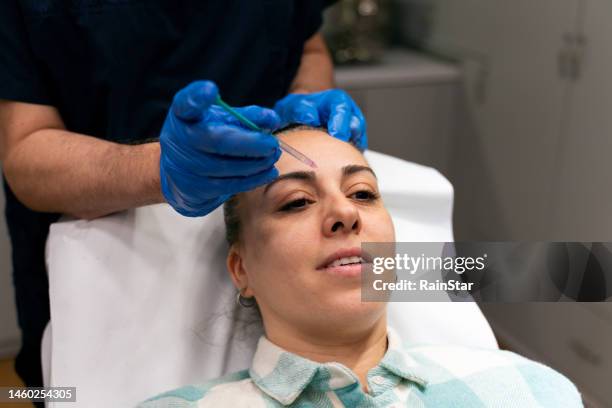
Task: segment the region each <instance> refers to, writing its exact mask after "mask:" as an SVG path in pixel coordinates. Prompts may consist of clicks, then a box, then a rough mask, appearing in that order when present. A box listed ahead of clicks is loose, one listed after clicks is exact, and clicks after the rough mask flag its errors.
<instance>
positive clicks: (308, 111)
mask: <svg viewBox="0 0 612 408" xmlns="http://www.w3.org/2000/svg"><path fill="white" fill-rule="evenodd" d="M274 110H275V111H276V113H278V115H279V116H280V118H281V122H282V126H286V125H288V124H290V123H302V124H304V125H310V126H317V127H318V126H327V130H328V132H329V134H330V135H332V136H334V137H337V138H338V139H340V140H344V141H345V142H346V141H348V142H351V143H352V144H354V145H355V146H357V148H358V149H360V150H365V149H366V148H367V147H368V135H367V133H366V127H367V124H366V120H365V117H364V116H363V113H361V109H359V106H357V104H356V103H355V101H353V99H352V98H351V97H350V96H349V94H347V93H346V92H344V91H342V90H340V89H331V90H329V91H323V92H318V93H312V94H290V95H287V96H286V97H284V98H283V99H281V100H280V101H278V102H277V103H276V105H275V106H274Z"/></svg>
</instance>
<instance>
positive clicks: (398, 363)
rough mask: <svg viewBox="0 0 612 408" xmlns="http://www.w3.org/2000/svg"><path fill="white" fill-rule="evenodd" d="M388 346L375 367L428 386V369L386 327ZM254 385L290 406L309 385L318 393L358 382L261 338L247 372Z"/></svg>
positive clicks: (341, 369) (339, 368)
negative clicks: (411, 355)
mask: <svg viewBox="0 0 612 408" xmlns="http://www.w3.org/2000/svg"><path fill="white" fill-rule="evenodd" d="M387 340H388V347H387V351H386V353H385V355H384V357H383V359H382V360H381V361H380V363H379V364H378V367H383V368H384V369H386V370H387V371H388V374H389V375H390V376H393V375H395V376H397V377H400V378H403V379H406V380H408V381H412V382H414V383H416V384H417V385H419V386H421V387H424V386H426V385H427V382H428V381H427V378H428V375H427V374H428V370H427V368H426V367H423V366H422V364H421V363H419V362H417V361H416V360H414V359H413V358H412V357H410V355H409V354H408V353H407V352H406V351H405V350H404V349H403V347H402V342H401V339H400V338H399V336H398V335H397V333H396V332H395V331H394V330H393V329H391V328H388V330H387ZM249 374H250V376H251V378H252V379H253V382H254V383H255V384H256V385H257V386H258V387H259V388H260V389H261V390H262V391H263V392H264V393H266V394H267V395H269V396H270V397H272V398H274V399H275V400H277V401H279V402H280V403H281V404H283V405H288V404H291V403H293V402H294V401H295V400H296V399H297V398H298V397H299V395H300V394H301V393H302V391H303V390H304V389H305V388H306V387H307V386H308V385H311V386H312V387H314V388H316V389H319V390H321V391H329V390H335V389H338V388H343V387H346V386H348V385H350V384H353V383H356V382H357V381H359V379H358V378H357V376H356V375H355V374H354V373H353V372H352V371H351V370H350V369H348V368H347V367H346V366H344V365H342V364H340V363H323V364H322V363H317V362H315V361H312V360H308V359H306V358H304V357H300V356H298V355H296V354H293V353H290V352H288V351H286V350H284V349H282V348H280V347H279V346H277V345H275V344H273V343H272V342H271V341H270V340H268V339H267V338H266V337H265V336H261V338H260V339H259V342H258V344H257V350H256V351H255V356H254V357H253V363H252V365H251V368H250V370H249Z"/></svg>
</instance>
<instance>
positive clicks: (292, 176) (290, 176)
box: [263, 164, 377, 195]
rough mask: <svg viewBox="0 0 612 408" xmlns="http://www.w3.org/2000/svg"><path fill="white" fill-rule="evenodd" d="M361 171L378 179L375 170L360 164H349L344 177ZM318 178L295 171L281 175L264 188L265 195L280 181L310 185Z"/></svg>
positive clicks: (344, 171)
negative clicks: (301, 181) (299, 181)
mask: <svg viewBox="0 0 612 408" xmlns="http://www.w3.org/2000/svg"><path fill="white" fill-rule="evenodd" d="M360 171H368V172H370V173H372V175H373V176H374V178H377V177H376V173H374V170H372V169H371V168H370V167H368V166H362V165H359V164H349V165H347V166H344V167H342V177H348V176H350V175H351V174H355V173H358V172H360ZM316 178H317V176H316V174H315V172H314V171H294V172H291V173H285V174H281V175H280V176H278V178H277V179H276V180H274V181H272V182H271V183H268V185H266V187H265V188H264V191H263V194H264V195H265V194H266V193H267V192H268V190H269V189H270V188H271V187H272V186H273V185H275V184H276V183H278V182H279V181H283V180H305V181H308V182H309V183H313V182H314V181H315V179H316Z"/></svg>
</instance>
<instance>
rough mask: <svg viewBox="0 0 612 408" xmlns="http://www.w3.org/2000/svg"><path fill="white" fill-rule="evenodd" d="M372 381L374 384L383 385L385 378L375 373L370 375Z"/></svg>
mask: <svg viewBox="0 0 612 408" xmlns="http://www.w3.org/2000/svg"><path fill="white" fill-rule="evenodd" d="M372 382H373V383H374V384H376V385H383V384H384V383H385V379H384V378H383V377H381V376H380V375H375V376H374V377H372Z"/></svg>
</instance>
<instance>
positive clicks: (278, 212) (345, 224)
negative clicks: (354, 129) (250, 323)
mask: <svg viewBox="0 0 612 408" xmlns="http://www.w3.org/2000/svg"><path fill="white" fill-rule="evenodd" d="M280 137H281V139H282V140H284V141H285V142H287V143H288V144H290V145H291V146H293V147H295V148H296V149H297V150H299V151H301V152H303V153H304V154H306V155H307V156H308V157H310V158H311V159H313V160H314V161H315V162H316V164H317V166H318V167H317V168H316V169H312V168H310V167H308V166H307V165H305V164H303V163H301V162H300V161H298V160H296V159H295V158H293V157H291V156H289V155H287V154H286V153H284V152H283V154H282V156H281V158H280V160H279V161H278V163H277V164H276V167H277V168H278V170H279V173H280V177H279V179H278V180H276V181H274V182H272V183H270V184H268V185H266V186H262V187H260V188H257V189H256V190H253V191H250V192H248V193H244V194H241V195H240V198H239V200H240V206H239V214H240V218H241V220H242V233H241V241H240V244H239V245H236V246H234V247H233V248H232V250H231V251H230V254H229V256H228V267H229V269H230V271H231V273H232V277H233V279H234V281H235V283H236V285H237V286H238V287H239V289H243V288H246V290H245V291H244V292H243V295H244V296H247V297H250V296H255V298H256V299H257V303H258V305H259V308H260V310H261V313H262V316H263V319H264V324H265V325H266V326H268V323H269V322H270V321H271V320H270V319H273V320H274V321H277V322H283V324H289V325H294V326H295V325H299V326H298V327H302V328H308V327H309V328H311V329H315V330H316V329H317V328H320V327H321V325H325V326H324V327H327V328H328V329H329V327H330V326H327V325H329V324H341V323H342V322H345V323H346V322H347V320H346V319H350V320H351V321H352V322H353V323H355V322H356V320H357V321H360V322H362V323H363V324H371V323H373V322H375V321H376V320H377V319H379V318H380V316H381V315H382V314H383V313H384V304H382V303H362V302H361V286H360V280H361V278H360V277H361V273H360V269H361V267H360V265H359V264H354V265H352V266H351V265H345V266H333V265H332V266H330V263H332V262H333V261H334V260H336V259H340V258H344V259H343V260H342V262H355V261H357V260H358V258H355V257H359V256H360V253H359V251H360V248H361V243H362V242H392V241H394V238H395V234H394V230H393V224H392V221H391V218H390V216H389V213H388V212H387V210H386V209H385V207H384V205H383V202H382V200H381V198H380V194H379V191H378V184H377V181H376V177H375V175H374V174H373V173H372V172H371V171H370V170H369V167H368V163H367V162H366V161H365V159H364V157H363V156H362V154H361V153H360V152H359V151H358V150H357V149H355V148H354V147H353V146H351V145H349V144H348V143H345V142H342V141H340V140H337V139H335V138H333V137H331V136H329V135H328V134H326V133H324V132H322V131H317V130H296V131H293V132H288V133H286V134H284V135H281V136H280ZM351 257H353V258H351Z"/></svg>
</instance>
